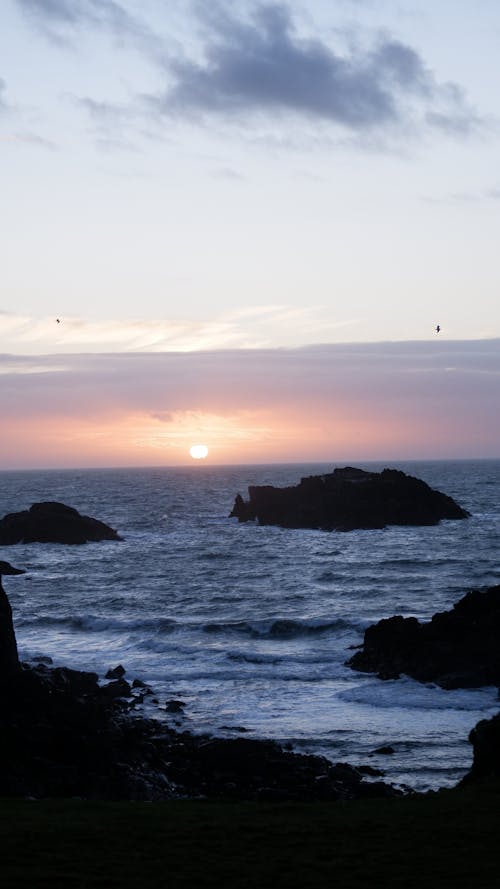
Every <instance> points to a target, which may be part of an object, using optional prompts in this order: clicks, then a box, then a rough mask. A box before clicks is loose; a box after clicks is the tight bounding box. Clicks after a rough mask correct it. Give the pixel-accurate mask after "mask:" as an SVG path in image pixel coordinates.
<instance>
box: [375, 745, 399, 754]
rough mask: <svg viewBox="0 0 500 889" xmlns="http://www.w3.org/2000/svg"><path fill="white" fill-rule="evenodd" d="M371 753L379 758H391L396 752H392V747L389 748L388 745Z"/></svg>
mask: <svg viewBox="0 0 500 889" xmlns="http://www.w3.org/2000/svg"><path fill="white" fill-rule="evenodd" d="M373 752H374V753H378V754H380V755H381V756H392V754H393V753H395V752H396V751H395V750H394V747H391V746H390V745H389V744H386V745H385V746H383V747H377V749H376V750H374V751H373Z"/></svg>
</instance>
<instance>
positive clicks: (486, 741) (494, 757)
mask: <svg viewBox="0 0 500 889" xmlns="http://www.w3.org/2000/svg"><path fill="white" fill-rule="evenodd" d="M469 741H470V742H471V744H472V746H473V748H474V760H473V763H472V768H471V770H470V772H468V773H467V775H466V776H465V777H464V778H463V779H462V781H461V783H462V784H469V783H470V782H471V781H477V780H479V779H488V778H497V779H498V778H500V713H498V714H497V715H496V716H493V718H492V719H482V720H481V721H480V722H478V724H477V725H476V726H475V728H473V729H472V731H471V733H470V735H469Z"/></svg>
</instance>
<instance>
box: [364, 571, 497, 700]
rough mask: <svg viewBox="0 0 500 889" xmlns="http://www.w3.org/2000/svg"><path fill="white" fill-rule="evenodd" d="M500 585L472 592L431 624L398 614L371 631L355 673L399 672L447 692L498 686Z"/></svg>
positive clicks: (384, 674) (383, 675)
mask: <svg viewBox="0 0 500 889" xmlns="http://www.w3.org/2000/svg"><path fill="white" fill-rule="evenodd" d="M499 638H500V586H494V587H490V588H489V589H486V590H482V591H481V590H473V591H471V592H469V593H467V595H466V596H464V597H463V598H462V599H460V601H459V602H457V603H456V604H455V605H454V606H453V608H452V609H451V610H450V611H442V612H438V613H437V614H435V615H434V616H433V617H432V620H430V621H429V622H427V623H420V621H418V620H417V619H416V618H415V617H402V616H401V615H397V616H395V617H391V618H388V619H385V620H381V621H379V622H378V623H377V624H374V625H372V626H371V627H368V628H367V630H366V631H365V636H364V642H363V645H362V647H361V648H360V650H359V651H357V652H356V654H355V655H354V656H353V657H352V658H351V659H350V660H349V661H348V664H349V666H350V667H352V668H353V669H354V670H361V671H364V672H367V673H378V675H379V676H380V678H381V679H397V678H398V677H399V676H400V674H401V673H405V674H406V675H408V676H411V677H412V678H413V679H418V680H420V681H421V682H435V683H436V684H437V685H440V686H442V687H443V688H475V687H479V686H482V685H498V684H499V683H500V646H499V645H498V639H499Z"/></svg>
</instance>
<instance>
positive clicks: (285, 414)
mask: <svg viewBox="0 0 500 889" xmlns="http://www.w3.org/2000/svg"><path fill="white" fill-rule="evenodd" d="M499 40H500V5H499V4H498V2H497V0H477V2H476V3H474V4H472V3H471V2H470V0H439V3H433V2H431V0H337V2H335V3H333V2H331V0H308V2H307V3H305V2H299V0H293V2H288V3H274V2H266V0H264V2H249V0H232V2H228V0H225V2H217V0H211V2H210V3H203V2H201V0H200V2H190V0H168V2H164V0H116V2H115V0H3V2H2V4H1V10H0V50H1V51H0V154H1V164H0V171H1V172H0V194H1V208H2V212H1V214H0V219H1V222H0V225H1V228H2V230H1V241H0V244H1V247H0V251H1V264H0V282H1V297H0V411H1V415H0V416H1V419H0V424H1V436H0V469H1V468H4V469H11V468H29V467H35V468H37V467H58V466H61V467H76V466H112V465H162V464H165V465H170V464H187V463H190V462H192V460H191V458H190V456H189V447H190V446H191V445H192V444H194V443H204V444H206V445H207V447H208V448H209V457H208V461H209V462H210V463H215V464H219V463H246V462H252V463H255V462H258V463H263V462H275V461H278V462H282V461H283V462H288V461H305V460H307V461H314V460H318V461H332V462H337V461H345V460H348V461H354V460H358V461H362V460H369V459H378V460H385V459H387V460H390V459H392V460H397V459H405V458H434V457H499V456H500V444H499V442H500V420H499V419H498V413H499V412H498V401H499V399H498V394H499V382H500V298H499V297H500V263H499V260H498V231H499V222H500V219H499V217H500V172H499V168H498V157H499V149H500V108H499V105H500V98H499V97H500V89H499V86H500V84H499V79H500V78H499V74H500V63H499V61H498V45H499ZM57 319H59V321H58V320H57ZM437 324H439V325H440V326H441V328H442V329H441V332H440V333H439V334H437V333H436V332H435V327H436V325H437Z"/></svg>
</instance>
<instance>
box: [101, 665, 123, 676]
mask: <svg viewBox="0 0 500 889" xmlns="http://www.w3.org/2000/svg"><path fill="white" fill-rule="evenodd" d="M126 672H127V671H126V670H125V668H124V667H122V665H121V664H118V666H117V667H113V668H112V669H109V670H108V672H107V673H106V677H105V678H106V679H121V678H122V676H125V673H126Z"/></svg>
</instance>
